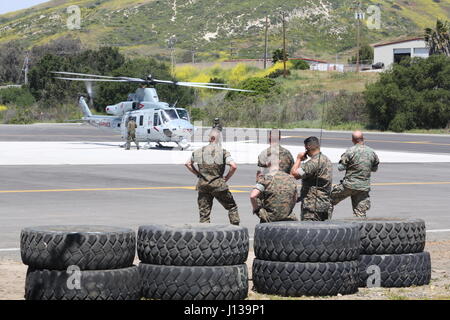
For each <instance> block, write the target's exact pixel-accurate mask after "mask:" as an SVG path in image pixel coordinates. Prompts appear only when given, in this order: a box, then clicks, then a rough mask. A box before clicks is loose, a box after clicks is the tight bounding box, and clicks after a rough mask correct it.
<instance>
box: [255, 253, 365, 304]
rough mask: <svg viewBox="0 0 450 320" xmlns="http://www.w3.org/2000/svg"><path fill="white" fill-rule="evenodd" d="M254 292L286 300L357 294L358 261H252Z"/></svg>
mask: <svg viewBox="0 0 450 320" xmlns="http://www.w3.org/2000/svg"><path fill="white" fill-rule="evenodd" d="M252 277H253V284H254V290H255V291H256V292H259V293H265V294H275V295H280V296H287V297H300V296H335V295H337V294H352V293H355V292H357V291H358V280H359V279H358V261H345V262H315V263H311V262H306V263H302V262H276V261H264V260H258V259H255V260H254V261H253V275H252Z"/></svg>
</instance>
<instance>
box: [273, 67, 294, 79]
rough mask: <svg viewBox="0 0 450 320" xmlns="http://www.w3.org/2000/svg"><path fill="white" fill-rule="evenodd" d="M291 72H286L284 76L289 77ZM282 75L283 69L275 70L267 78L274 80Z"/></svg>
mask: <svg viewBox="0 0 450 320" xmlns="http://www.w3.org/2000/svg"><path fill="white" fill-rule="evenodd" d="M290 74H291V72H290V71H289V70H286V75H288V76H289V75H290ZM283 75H284V69H277V70H275V71H273V72H271V73H269V74H268V75H267V78H271V79H275V78H278V77H281V76H283Z"/></svg>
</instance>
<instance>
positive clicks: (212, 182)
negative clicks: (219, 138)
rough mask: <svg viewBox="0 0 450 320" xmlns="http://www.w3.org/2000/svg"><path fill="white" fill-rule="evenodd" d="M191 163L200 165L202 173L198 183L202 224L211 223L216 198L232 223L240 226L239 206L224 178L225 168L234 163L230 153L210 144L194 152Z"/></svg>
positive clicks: (199, 168)
mask: <svg viewBox="0 0 450 320" xmlns="http://www.w3.org/2000/svg"><path fill="white" fill-rule="evenodd" d="M191 161H192V162H193V163H196V164H197V165H198V170H199V173H200V175H199V180H198V183H197V190H198V208H199V211H200V222H201V223H204V222H206V223H209V222H210V220H211V218H210V215H211V209H212V205H213V200H214V198H216V199H217V200H218V201H219V202H220V204H221V205H222V206H223V207H224V208H225V209H226V210H228V217H229V219H230V223H231V224H235V225H238V224H239V213H238V209H237V205H236V202H235V201H234V198H233V195H232V194H231V192H230V190H229V189H228V185H227V184H226V182H225V179H224V178H223V174H224V172H225V166H226V165H228V164H230V163H231V162H232V161H233V159H232V158H231V155H230V153H229V152H228V151H226V150H225V149H222V148H221V147H220V146H219V145H218V144H216V143H210V144H209V145H207V146H205V147H203V148H201V149H198V150H196V151H194V152H193V153H192V158H191Z"/></svg>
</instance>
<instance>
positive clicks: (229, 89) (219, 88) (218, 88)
mask: <svg viewBox="0 0 450 320" xmlns="http://www.w3.org/2000/svg"><path fill="white" fill-rule="evenodd" d="M178 85H179V86H182V87H192V88H205V89H215V90H226V91H238V92H255V91H252V90H244V89H235V88H224V87H214V86H199V85H192V84H179V83H178Z"/></svg>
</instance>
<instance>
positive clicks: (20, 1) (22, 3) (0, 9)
mask: <svg viewBox="0 0 450 320" xmlns="http://www.w3.org/2000/svg"><path fill="white" fill-rule="evenodd" d="M47 1H48V0H16V1H10V0H0V14H3V13H7V12H11V11H17V10H20V9H26V8H29V7H32V6H35V5H37V4H40V3H43V2H47Z"/></svg>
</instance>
